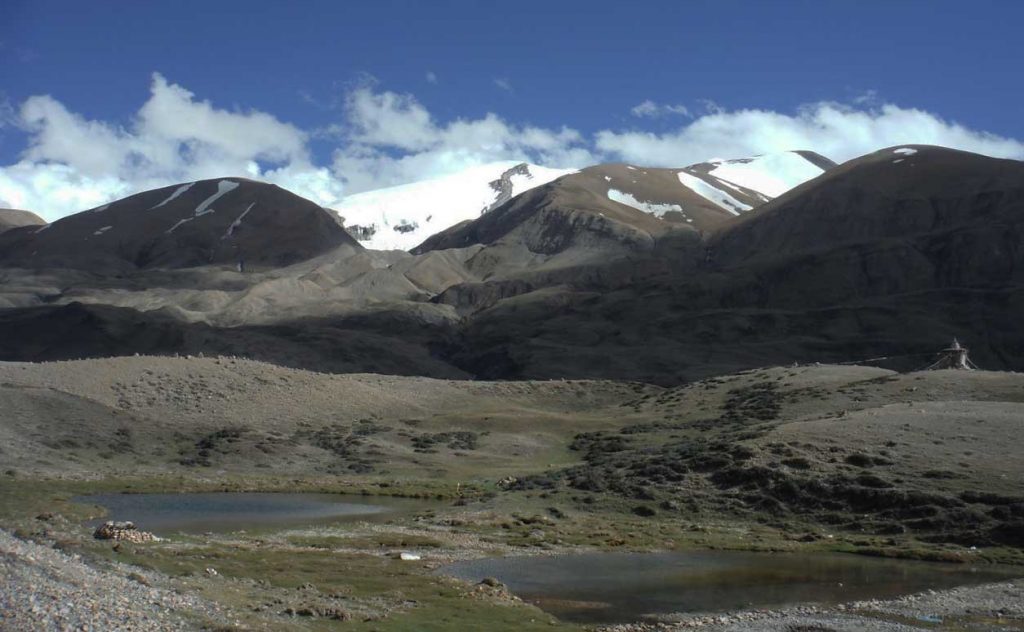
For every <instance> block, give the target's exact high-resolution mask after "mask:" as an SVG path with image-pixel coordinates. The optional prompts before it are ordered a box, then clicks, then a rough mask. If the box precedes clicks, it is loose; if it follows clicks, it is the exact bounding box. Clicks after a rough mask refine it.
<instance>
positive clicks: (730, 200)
mask: <svg viewBox="0 0 1024 632" xmlns="http://www.w3.org/2000/svg"><path fill="white" fill-rule="evenodd" d="M676 175H678V176H679V181H680V182H682V183H683V186H684V187H686V188H688V189H690V190H691V191H693V192H694V193H696V194H697V195H699V196H701V197H703V198H704V199H706V200H708V201H710V202H711V203H713V204H715V205H716V206H719V207H721V208H723V209H725V210H726V211H729V212H730V213H732V214H733V215H739V214H740V213H741V212H742V211H749V210H750V209H751V208H752V207H751V206H750V205H749V204H744V203H743V202H740V201H739V200H737V199H736V198H734V197H732V196H731V195H729V194H728V193H726V192H725V191H722V190H721V189H716V188H715V187H713V186H711V185H710V184H708V183H707V182H705V181H703V180H701V179H700V178H698V177H697V176H693V175H690V174H688V173H686V172H685V171H680V172H679V173H678V174H676Z"/></svg>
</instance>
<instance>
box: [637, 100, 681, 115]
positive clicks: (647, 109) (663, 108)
mask: <svg viewBox="0 0 1024 632" xmlns="http://www.w3.org/2000/svg"><path fill="white" fill-rule="evenodd" d="M629 112H630V114H632V115H633V116H635V117H637V118H660V117H662V116H669V115H673V114H675V115H679V116H690V110H689V108H687V107H686V106H685V105H668V104H659V103H655V102H654V101H651V100H650V99H647V100H646V101H644V102H643V103H640V104H638V105H635V106H633V108H632V109H630V111H629Z"/></svg>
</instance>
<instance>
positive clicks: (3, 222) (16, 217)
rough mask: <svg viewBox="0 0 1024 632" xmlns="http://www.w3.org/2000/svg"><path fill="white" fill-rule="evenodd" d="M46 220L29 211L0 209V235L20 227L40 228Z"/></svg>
mask: <svg viewBox="0 0 1024 632" xmlns="http://www.w3.org/2000/svg"><path fill="white" fill-rule="evenodd" d="M44 224H46V220H45V219H43V218H42V217H39V216H38V215H36V214H35V213H33V212H31V211H19V210H17V209H13V208H0V233H6V232H7V231H9V230H11V229H14V228H20V227H22V226H42V225H44Z"/></svg>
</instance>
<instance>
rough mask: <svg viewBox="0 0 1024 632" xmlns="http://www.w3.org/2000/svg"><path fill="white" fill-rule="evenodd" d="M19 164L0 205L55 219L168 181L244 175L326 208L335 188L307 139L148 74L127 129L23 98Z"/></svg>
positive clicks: (5, 182)
mask: <svg viewBox="0 0 1024 632" xmlns="http://www.w3.org/2000/svg"><path fill="white" fill-rule="evenodd" d="M16 124H17V125H18V126H19V127H20V128H21V129H22V130H24V131H25V132H27V134H28V146H27V147H26V148H25V150H24V151H23V152H22V155H21V160H20V161H19V162H18V163H16V164H14V165H8V166H6V167H2V168H0V205H4V206H11V207H15V208H26V209H29V210H32V211H35V212H37V213H39V214H41V215H43V216H44V217H45V218H47V219H50V220H52V219H56V218H59V217H62V216H64V215H67V214H69V213H73V212H77V211H80V210H83V209H86V208H89V207H91V206H96V205H98V204H102V203H104V202H108V201H110V200H112V199H116V198H119V197H123V196H125V195H130V194H132V193H136V192H138V191H142V190H146V189H151V188H157V187H161V186H166V185H168V184H171V183H174V182H182V181H188V180H197V179H201V178H212V177H218V176H223V175H244V176H249V177H253V178H259V179H263V180H267V181H270V182H275V183H277V184H280V185H281V186H285V187H287V188H290V189H292V190H295V191H296V192H298V193H300V194H302V195H307V196H309V197H312V198H313V199H318V200H319V201H321V203H329V202H331V201H334V200H337V199H338V198H340V196H341V186H340V183H338V182H337V179H336V178H334V177H333V174H331V173H330V170H329V169H327V168H325V167H316V166H314V165H313V164H312V163H311V160H310V156H309V153H308V151H307V147H306V144H307V134H306V133H305V132H303V131H302V130H300V129H298V128H296V127H294V126H293V125H290V124H288V123H283V122H281V121H279V120H277V119H276V118H275V117H273V116H271V115H269V114H266V113H264V112H256V111H248V112H241V111H227V110H223V109H218V108H215V107H214V106H213V105H212V104H210V103H209V102H208V101H200V100H197V99H196V98H195V95H193V94H192V93H191V92H189V91H188V90H186V89H185V88H183V87H181V86H178V85H175V84H171V83H168V82H167V81H166V80H165V79H164V78H163V77H162V76H160V75H159V74H154V75H153V79H152V83H151V86H150V97H149V99H148V100H147V101H146V102H145V104H144V105H143V106H142V107H141V109H140V110H139V111H138V112H137V113H136V115H135V116H134V117H133V119H132V121H131V125H130V126H129V127H127V128H122V127H119V126H116V125H113V124H110V123H106V122H103V121H92V120H87V119H85V118H84V117H82V116H80V115H78V114H76V113H74V112H72V111H70V110H68V109H67V108H66V107H65V106H64V105H63V104H62V103H60V102H59V101H57V100H55V99H53V98H52V97H50V96H34V97H30V98H28V99H26V100H25V101H24V102H23V103H22V104H21V107H20V109H19V111H18V114H17V120H16Z"/></svg>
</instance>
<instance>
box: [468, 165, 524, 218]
mask: <svg viewBox="0 0 1024 632" xmlns="http://www.w3.org/2000/svg"><path fill="white" fill-rule="evenodd" d="M512 176H526V177H527V178H533V174H532V173H530V165H528V164H526V163H525V162H521V163H519V164H518V165H516V166H514V167H512V168H511V169H506V170H505V171H504V172H503V173H502V174H501V175H500V176H498V179H497V180H492V181H490V182H488V184H489V185H490V186H491V188H492V189H494V191H495V193H496V195H495V196H494V201H493V202H491V203H490V204H488V205H487V206H485V207H483V208H482V209H480V214H481V215H483V214H484V213H486V212H488V211H490V210H493V209H496V208H498V207H499V206H501V205H502V204H504V203H505V202H508V201H509V200H511V199H512V192H513V190H514V189H515V187H514V186H513V185H512Z"/></svg>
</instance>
